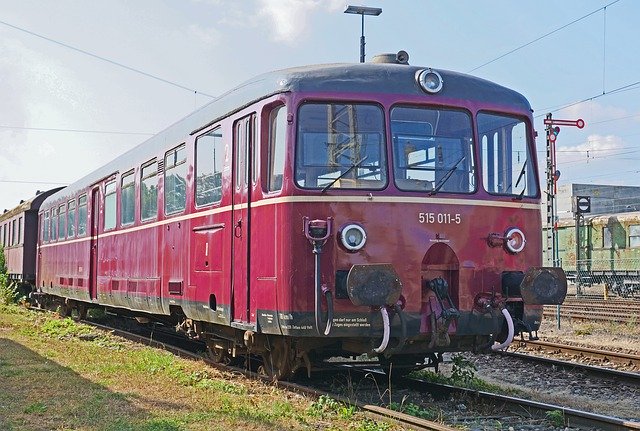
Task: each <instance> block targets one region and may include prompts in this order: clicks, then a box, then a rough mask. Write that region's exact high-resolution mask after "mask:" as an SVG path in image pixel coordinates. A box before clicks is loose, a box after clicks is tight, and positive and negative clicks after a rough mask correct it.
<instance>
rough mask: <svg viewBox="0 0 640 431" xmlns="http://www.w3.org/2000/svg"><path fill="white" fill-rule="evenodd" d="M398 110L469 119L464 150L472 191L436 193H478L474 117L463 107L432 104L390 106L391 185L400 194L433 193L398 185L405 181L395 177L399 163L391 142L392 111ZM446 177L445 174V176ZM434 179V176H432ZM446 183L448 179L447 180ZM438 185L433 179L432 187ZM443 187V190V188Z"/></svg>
mask: <svg viewBox="0 0 640 431" xmlns="http://www.w3.org/2000/svg"><path fill="white" fill-rule="evenodd" d="M398 108H405V109H422V110H432V111H438V112H443V111H446V112H454V113H458V114H463V115H465V116H466V117H467V118H468V119H469V128H470V130H469V131H470V132H471V135H470V139H471V141H470V143H469V145H468V146H467V147H466V148H465V151H467V152H468V154H469V155H470V160H469V161H468V162H467V165H469V166H470V169H471V172H470V173H471V175H470V178H472V183H473V184H472V185H473V189H471V190H469V189H467V190H464V191H451V190H446V188H445V189H441V190H438V191H437V193H438V194H441V193H451V194H456V195H464V196H469V195H473V194H476V193H478V190H479V186H478V180H479V171H480V169H479V166H478V157H477V152H478V143H477V141H476V129H477V128H476V123H475V117H474V114H473V112H472V111H470V110H469V109H468V108H466V107H464V106H448V105H432V104H412V103H397V104H394V105H393V106H391V107H390V108H389V114H388V115H389V135H390V136H391V140H390V142H389V144H388V146H389V151H390V152H391V163H389V172H390V173H391V175H392V176H393V184H394V186H395V187H396V188H397V189H398V190H399V191H401V192H405V193H427V194H428V193H430V192H433V190H429V189H428V188H426V189H425V190H420V189H415V188H414V189H412V188H407V187H403V186H402V185H401V184H398V180H405V179H404V178H399V177H398V176H397V175H396V162H398V163H399V161H398V160H396V148H395V144H394V142H393V120H392V116H393V110H394V109H398ZM433 136H438V135H433ZM440 137H441V138H444V136H440ZM458 163H462V161H460V162H458ZM434 172H435V171H434ZM463 173H464V172H463ZM466 174H467V175H468V174H469V172H467V173H466ZM445 175H446V174H445ZM434 178H435V175H434ZM447 181H448V179H447ZM437 185H438V181H437V180H435V179H434V184H433V186H434V187H436V186H437ZM444 185H446V182H445V183H444ZM444 185H443V188H444Z"/></svg>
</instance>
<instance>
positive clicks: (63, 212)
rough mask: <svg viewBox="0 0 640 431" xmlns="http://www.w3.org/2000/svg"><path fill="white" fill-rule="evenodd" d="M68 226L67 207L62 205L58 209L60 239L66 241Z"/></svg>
mask: <svg viewBox="0 0 640 431" xmlns="http://www.w3.org/2000/svg"><path fill="white" fill-rule="evenodd" d="M66 224H67V206H66V205H60V208H58V238H59V239H64V238H65V236H66V234H67V231H66V229H65V227H66Z"/></svg>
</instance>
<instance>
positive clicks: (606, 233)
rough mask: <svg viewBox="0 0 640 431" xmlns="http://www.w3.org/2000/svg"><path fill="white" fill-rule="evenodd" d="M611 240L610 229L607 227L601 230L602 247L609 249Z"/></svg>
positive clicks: (611, 244) (611, 243)
mask: <svg viewBox="0 0 640 431" xmlns="http://www.w3.org/2000/svg"><path fill="white" fill-rule="evenodd" d="M612 246H613V240H612V238H611V229H609V227H608V226H605V227H603V228H602V247H604V248H611V247H612Z"/></svg>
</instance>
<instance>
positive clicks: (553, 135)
mask: <svg viewBox="0 0 640 431" xmlns="http://www.w3.org/2000/svg"><path fill="white" fill-rule="evenodd" d="M559 133H560V127H558V126H556V127H552V128H551V133H549V140H550V141H551V142H555V141H556V138H557V137H558V134H559Z"/></svg>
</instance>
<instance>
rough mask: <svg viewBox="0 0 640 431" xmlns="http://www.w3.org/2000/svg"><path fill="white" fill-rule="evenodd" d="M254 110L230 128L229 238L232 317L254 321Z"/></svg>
mask: <svg viewBox="0 0 640 431" xmlns="http://www.w3.org/2000/svg"><path fill="white" fill-rule="evenodd" d="M254 124H255V114H252V115H250V116H248V117H245V118H242V119H240V120H238V121H237V122H236V123H235V125H234V131H233V171H232V174H233V201H232V214H233V215H232V217H233V241H232V250H231V251H232V253H231V256H232V258H231V259H232V270H231V273H232V275H231V295H232V307H233V309H232V319H231V320H232V321H233V322H237V323H251V322H255V316H251V315H250V310H249V308H250V302H249V301H250V297H251V295H250V291H251V283H250V278H249V264H250V259H251V257H250V253H249V250H250V247H249V241H250V237H249V233H250V232H251V229H250V223H251V193H250V190H251V159H252V158H251V152H252V151H251V149H252V148H253V141H254V130H253V128H254Z"/></svg>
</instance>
